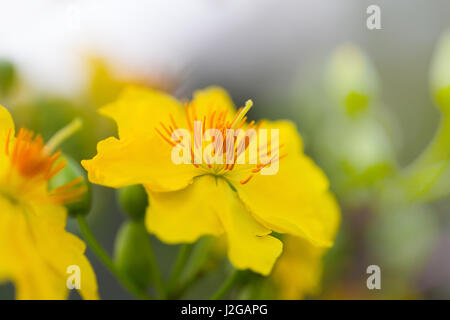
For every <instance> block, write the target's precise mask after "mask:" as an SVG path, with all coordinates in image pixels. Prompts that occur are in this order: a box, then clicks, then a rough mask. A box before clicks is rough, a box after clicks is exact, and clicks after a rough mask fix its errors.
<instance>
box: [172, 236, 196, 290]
mask: <svg viewBox="0 0 450 320" xmlns="http://www.w3.org/2000/svg"><path fill="white" fill-rule="evenodd" d="M191 251H192V245H191V244H184V245H182V246H181V248H180V251H179V253H178V257H177V260H176V261H175V265H174V267H173V270H172V274H171V276H170V278H169V284H168V285H167V295H169V296H170V294H171V293H172V292H173V290H174V288H175V286H176V285H177V284H178V280H179V279H180V276H181V273H182V272H183V268H184V266H185V265H186V262H187V260H188V259H189V256H190V254H191Z"/></svg>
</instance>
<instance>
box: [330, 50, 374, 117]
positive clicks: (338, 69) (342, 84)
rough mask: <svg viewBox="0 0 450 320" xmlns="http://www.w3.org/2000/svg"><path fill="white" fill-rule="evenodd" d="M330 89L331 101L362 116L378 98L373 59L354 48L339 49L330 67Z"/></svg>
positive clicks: (352, 114) (331, 60)
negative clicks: (372, 101)
mask: <svg viewBox="0 0 450 320" xmlns="http://www.w3.org/2000/svg"><path fill="white" fill-rule="evenodd" d="M327 75H328V77H327V79H328V88H329V90H330V94H331V98H332V99H334V100H335V101H337V102H338V105H340V106H342V107H343V108H344V110H345V112H346V114H348V115H349V116H354V115H357V114H360V113H363V112H364V111H366V110H367V108H368V106H369V103H370V102H371V100H373V99H374V98H376V96H377V94H376V93H377V90H378V79H377V75H376V72H375V69H374V68H373V66H372V64H371V62H370V60H369V59H368V58H367V56H366V55H365V54H364V52H363V51H362V50H361V49H359V48H358V47H357V46H354V45H344V46H341V47H339V48H338V49H336V51H335V52H334V53H333V55H332V56H331V59H330V63H329V67H328V74H327Z"/></svg>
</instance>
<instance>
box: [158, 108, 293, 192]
mask: <svg viewBox="0 0 450 320" xmlns="http://www.w3.org/2000/svg"><path fill="white" fill-rule="evenodd" d="M252 106H253V102H252V101H251V100H248V101H247V102H246V104H245V106H244V107H241V108H240V109H239V110H238V111H237V112H236V115H235V116H234V118H233V119H230V118H227V116H228V110H221V109H217V108H216V109H213V108H211V109H210V110H209V111H208V112H207V113H206V114H205V115H203V116H201V117H200V118H199V117H198V116H197V112H196V109H195V104H194V103H193V102H191V103H190V104H188V103H186V104H185V107H184V110H185V117H186V123H187V126H188V128H187V131H188V138H189V139H188V145H187V146H185V145H184V144H186V141H185V138H186V137H185V136H184V135H181V134H179V132H180V131H179V129H180V128H179V126H178V124H177V123H176V121H175V119H174V117H173V115H169V118H170V124H164V123H163V122H160V128H155V130H156V132H157V133H158V134H159V135H160V136H161V138H162V139H163V140H164V141H165V142H167V143H168V144H169V145H171V146H172V147H175V146H177V145H181V146H182V147H187V151H188V152H187V153H189V152H190V157H189V159H190V161H189V162H185V163H191V164H192V165H194V166H195V167H196V168H199V169H201V170H203V171H205V172H206V173H210V174H213V175H216V176H219V175H226V174H230V173H231V172H233V170H234V171H236V170H238V171H239V173H240V174H242V173H244V176H245V174H247V176H246V178H244V179H242V180H240V183H241V184H245V183H247V182H249V181H250V180H251V178H252V177H253V176H254V175H256V174H258V173H260V172H261V170H263V169H264V168H266V167H269V166H271V165H272V164H273V163H274V162H278V161H279V160H280V159H282V158H283V157H285V156H286V154H284V155H280V148H281V147H282V146H281V145H279V144H278V136H277V141H276V143H272V141H271V134H269V135H267V130H264V129H263V131H266V132H265V135H264V137H265V139H261V138H262V134H260V130H261V129H260V127H261V125H262V121H259V122H258V123H256V122H255V121H251V122H250V123H248V124H247V123H246V121H247V116H246V114H247V112H248V111H249V110H250V108H251V107H252ZM204 139H206V140H208V141H210V142H209V143H208V144H207V145H206V146H205V145H204V144H203V140H204ZM183 149H184V150H185V151H186V148H183ZM236 167H239V169H235V168H236Z"/></svg>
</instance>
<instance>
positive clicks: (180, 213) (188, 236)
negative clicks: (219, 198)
mask: <svg viewBox="0 0 450 320" xmlns="http://www.w3.org/2000/svg"><path fill="white" fill-rule="evenodd" d="M216 188H217V187H216V181H215V179H214V178H213V177H212V176H209V175H208V176H203V177H198V178H196V179H195V181H194V183H193V184H191V185H190V186H188V187H187V188H185V189H183V190H179V191H174V192H154V191H151V189H150V188H148V187H147V186H146V189H147V193H148V196H149V202H150V205H149V207H148V209H147V214H146V225H147V229H148V230H149V231H150V232H152V233H154V234H155V235H156V236H157V237H158V238H159V239H161V240H162V241H164V242H166V243H180V242H194V241H196V240H197V239H198V238H199V237H201V236H203V235H206V234H211V235H220V234H221V233H223V227H222V225H221V223H220V220H219V218H218V216H217V213H216V211H215V206H214V201H212V199H214V197H215V196H216V190H215V189H216Z"/></svg>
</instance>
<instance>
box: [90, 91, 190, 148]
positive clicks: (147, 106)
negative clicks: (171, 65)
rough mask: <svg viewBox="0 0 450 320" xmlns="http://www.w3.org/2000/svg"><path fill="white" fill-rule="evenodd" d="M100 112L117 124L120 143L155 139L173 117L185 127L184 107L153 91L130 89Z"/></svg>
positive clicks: (169, 97) (168, 96) (174, 100)
mask: <svg viewBox="0 0 450 320" xmlns="http://www.w3.org/2000/svg"><path fill="white" fill-rule="evenodd" d="M99 112H100V113H101V114H103V115H104V116H107V117H109V118H111V119H113V120H114V121H115V122H116V123H117V127H118V130H119V137H120V139H122V138H128V137H131V138H138V137H139V136H142V135H148V134H149V135H151V136H153V135H155V134H156V131H155V128H156V127H159V126H160V122H163V123H170V115H172V117H173V118H174V119H175V120H176V121H177V125H178V126H179V127H181V128H185V127H186V126H185V124H184V123H185V122H184V121H185V116H184V109H183V107H182V105H181V104H180V103H179V102H178V101H177V100H176V99H175V98H173V97H171V96H170V95H168V94H166V93H164V92H161V91H156V90H152V89H146V88H139V87H133V86H130V87H127V88H126V89H125V90H124V91H123V92H122V94H121V95H120V97H119V99H117V100H116V101H115V102H113V103H111V104H108V105H106V106H105V107H102V108H101V109H100V110H99Z"/></svg>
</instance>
